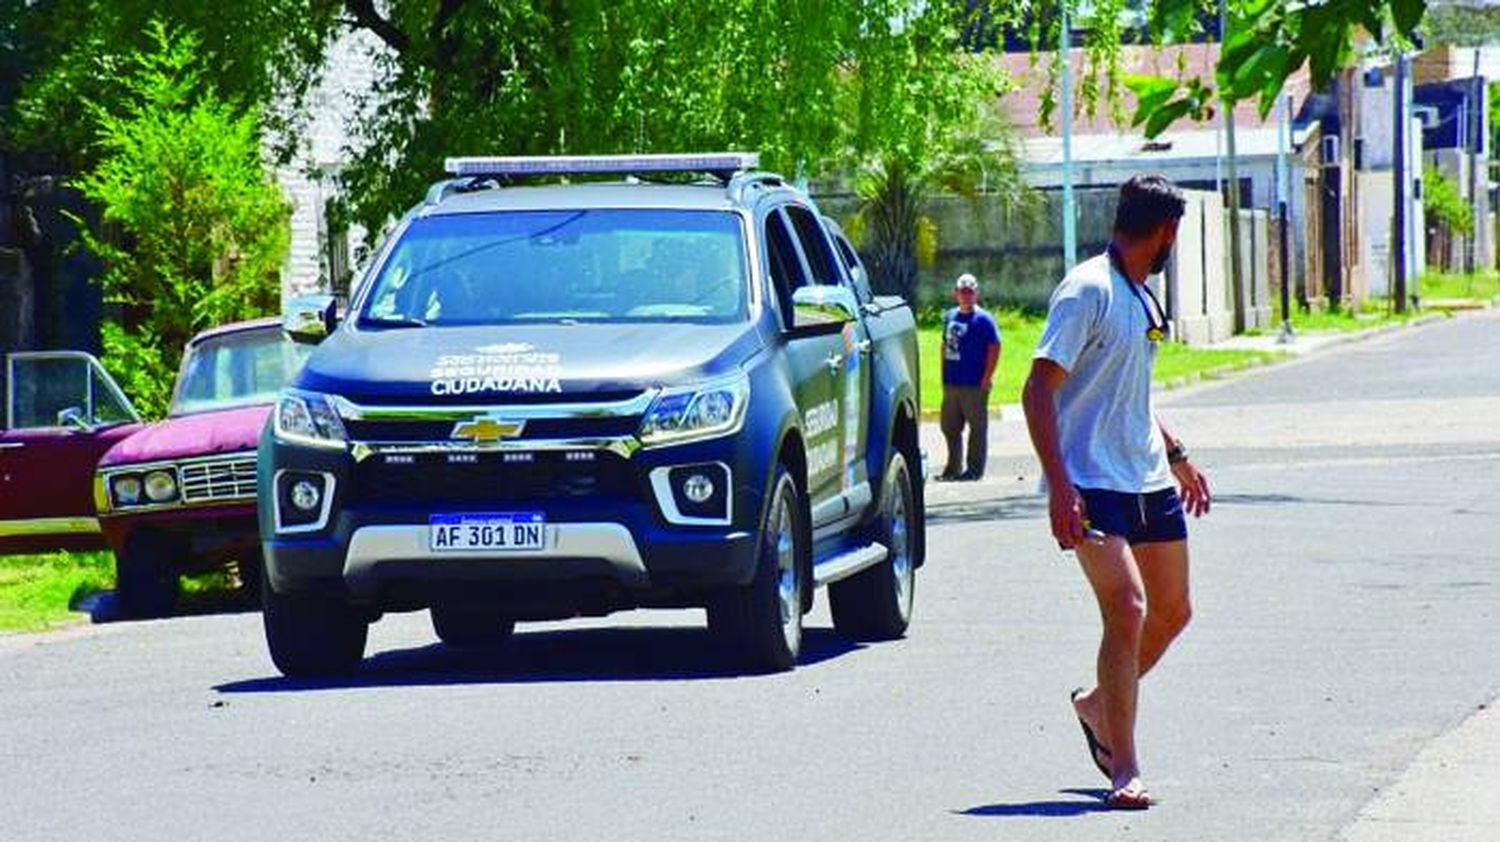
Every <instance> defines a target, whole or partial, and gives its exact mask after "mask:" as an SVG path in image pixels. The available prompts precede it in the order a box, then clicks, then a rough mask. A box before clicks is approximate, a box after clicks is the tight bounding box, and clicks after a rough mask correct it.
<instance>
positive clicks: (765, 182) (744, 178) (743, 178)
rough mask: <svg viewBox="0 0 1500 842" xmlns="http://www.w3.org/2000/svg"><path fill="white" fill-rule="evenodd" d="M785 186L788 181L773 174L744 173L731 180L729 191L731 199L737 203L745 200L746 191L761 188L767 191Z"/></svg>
mask: <svg viewBox="0 0 1500 842" xmlns="http://www.w3.org/2000/svg"><path fill="white" fill-rule="evenodd" d="M785 184H786V179H784V178H782V177H781V176H779V175H777V174H776V173H773V172H742V173H739V174H738V175H736V176H734V178H731V179H730V180H729V184H728V185H727V187H728V189H729V198H730V199H732V200H734V201H736V202H737V201H740V200H741V199H743V198H744V196H745V191H746V190H749V189H750V188H752V187H759V188H761V189H763V190H766V189H770V188H773V187H782V186H784V185H785Z"/></svg>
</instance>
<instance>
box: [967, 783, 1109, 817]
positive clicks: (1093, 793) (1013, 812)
mask: <svg viewBox="0 0 1500 842" xmlns="http://www.w3.org/2000/svg"><path fill="white" fill-rule="evenodd" d="M1058 794H1059V795H1077V796H1085V797H1087V799H1088V800H1078V799H1076V798H1072V799H1066V800H1062V799H1049V800H1042V801H1021V802H1015V803H999V804H985V805H983V806H980V807H970V808H969V809H967V810H955V811H954V812H955V813H956V814H957V815H960V816H978V817H987V818H1013V817H1037V816H1040V817H1045V818H1066V817H1069V816H1083V815H1087V814H1089V813H1107V812H1110V809H1109V805H1108V804H1105V803H1104V798H1105V796H1107V795H1109V792H1108V790H1104V789H1060V790H1058Z"/></svg>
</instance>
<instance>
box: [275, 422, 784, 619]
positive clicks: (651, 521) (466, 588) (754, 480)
mask: <svg viewBox="0 0 1500 842" xmlns="http://www.w3.org/2000/svg"><path fill="white" fill-rule="evenodd" d="M737 441H738V437H733V436H731V437H726V438H724V439H720V440H715V441H708V442H697V443H692V444H684V445H679V446H673V447H663V448H656V449H650V450H640V449H638V448H623V449H621V448H618V447H615V448H604V449H596V452H597V456H598V458H597V460H594V459H586V458H584V457H583V456H577V457H566V458H564V457H563V456H560V455H558V456H557V458H558V460H559V461H560V462H561V463H562V464H561V466H560V467H558V466H554V467H548V468H545V469H544V468H542V467H541V466H540V465H539V464H536V465H531V464H528V465H506V464H502V463H503V462H504V460H505V459H506V458H507V457H511V458H513V459H514V458H516V454H524V453H526V452H528V451H527V449H526V447H525V444H524V443H518V444H516V445H513V446H511V447H508V448H507V449H506V450H505V451H504V452H503V453H502V452H490V451H485V452H478V453H472V452H459V451H453V452H444V453H436V454H428V455H427V458H426V459H425V460H424V459H414V460H412V461H409V462H408V461H403V459H404V457H403V458H397V459H394V460H392V461H390V462H389V463H388V464H387V463H386V461H385V457H384V456H383V455H382V454H380V453H371V452H369V451H368V450H359V449H351V450H349V451H336V450H324V449H316V448H307V447H301V446H296V445H291V444H287V443H285V442H281V441H278V440H276V439H275V438H274V437H273V436H272V435H271V433H270V431H269V430H268V431H267V434H266V438H265V439H264V440H263V443H262V447H263V457H262V459H261V460H260V466H261V467H260V470H261V472H262V476H261V482H260V488H261V506H260V518H261V522H260V526H261V538H262V545H263V549H264V554H265V559H266V569H267V573H268V575H269V579H270V583H271V586H272V587H273V588H274V589H275V590H276V591H278V592H288V591H300V590H316V591H320V592H325V593H331V594H335V595H339V596H341V597H342V598H345V599H348V600H349V601H350V602H352V603H356V604H361V605H367V606H371V607H374V608H377V609H401V608H418V607H422V606H424V605H430V604H433V603H436V602H448V601H454V600H460V601H462V600H473V601H484V602H487V603H493V602H497V601H498V602H509V603H514V604H511V605H510V610H511V611H512V613H513V614H515V615H516V616H518V617H526V616H528V615H531V614H535V615H536V618H541V617H544V616H566V615H568V614H570V613H574V612H576V611H578V610H580V605H581V604H583V603H588V602H591V601H592V602H598V603H600V604H601V605H602V607H603V608H604V610H613V609H614V608H619V607H632V606H637V605H656V604H661V605H670V604H702V602H703V601H704V599H705V598H706V597H707V595H708V594H709V593H710V592H712V591H713V590H716V589H719V588H722V587H726V586H737V585H744V584H746V583H748V582H749V581H750V579H751V577H752V576H753V574H754V568H755V535H756V532H757V530H756V528H755V525H756V524H758V523H759V520H760V509H761V505H762V500H761V490H760V488H759V485H760V483H759V482H758V479H759V477H760V475H761V470H760V466H759V465H758V464H757V461H758V460H757V459H755V458H754V455H753V454H750V453H748V452H737V450H738V448H739V445H738V444H737ZM588 450H590V449H589V448H586V447H580V448H577V449H575V450H569V451H566V452H567V453H574V452H576V453H579V454H582V453H585V452H587V451H588ZM606 451H607V453H606ZM554 455H556V454H554ZM549 458H551V457H549ZM372 460H380V462H379V463H378V464H373V465H372ZM606 460H610V461H606ZM490 463H493V464H490ZM575 463H576V464H575ZM705 464H713V465H719V466H722V467H723V469H724V470H725V471H726V472H727V473H728V476H729V481H728V483H727V485H728V486H729V487H728V488H727V489H726V490H725V491H726V500H725V509H726V512H725V514H724V516H722V517H719V518H691V519H686V522H684V521H685V519H684V518H683V517H682V513H681V512H679V511H674V509H675V508H676V507H675V506H674V504H673V501H671V500H664V499H663V496H662V495H663V492H664V489H663V483H662V476H663V475H664V472H663V470H662V469H664V468H665V469H671V468H673V467H678V466H683V465H705ZM487 466H488V467H487ZM572 467H576V468H577V470H576V472H574V473H569V470H571V468H572ZM491 468H493V470H494V471H495V472H494V473H489V471H490V470H491ZM288 476H308V477H312V476H317V477H324V478H326V482H327V483H328V487H331V492H330V493H328V495H327V502H328V506H327V509H326V511H324V512H321V513H320V514H321V515H322V517H321V518H319V519H318V520H317V521H316V522H315V523H314V524H313V527H312V528H307V527H301V528H299V527H295V526H293V527H289V526H288V524H287V521H288V518H284V517H282V516H281V512H280V511H279V510H278V508H277V507H278V506H284V505H285V501H284V500H281V499H278V497H279V494H278V488H279V486H280V484H281V481H282V480H283V479H284V478H285V477H288ZM480 480H483V481H484V482H488V483H489V485H485V484H484V482H480ZM653 480H654V481H653ZM666 491H667V492H668V493H669V492H670V489H666ZM496 511H536V512H540V513H541V514H542V515H543V517H544V518H545V522H546V529H545V534H546V542H545V546H544V548H543V549H540V550H532V551H506V552H489V553H487V552H482V551H481V552H475V551H465V552H458V553H454V552H442V551H433V550H431V549H430V548H429V527H428V521H429V518H430V517H431V516H432V515H440V514H463V513H478V512H496ZM674 521H675V522H674ZM528 603H529V604H528ZM544 603H547V604H551V603H565V604H566V605H562V606H561V607H558V606H554V607H553V608H551V609H549V608H547V607H545V605H544ZM533 608H534V609H535V610H531V609H533Z"/></svg>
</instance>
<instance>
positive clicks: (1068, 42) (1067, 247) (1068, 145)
mask: <svg viewBox="0 0 1500 842" xmlns="http://www.w3.org/2000/svg"><path fill="white" fill-rule="evenodd" d="M1058 5H1059V6H1060V7H1061V10H1062V15H1061V17H1062V21H1061V22H1060V23H1059V25H1058V36H1057V55H1058V58H1059V60H1060V61H1061V62H1062V147H1063V171H1062V194H1063V210H1062V217H1063V271H1065V272H1068V271H1072V269H1073V266H1074V265H1075V264H1076V263H1077V262H1078V211H1077V209H1076V206H1075V205H1074V203H1073V202H1074V199H1073V51H1072V46H1073V35H1072V33H1071V32H1070V31H1069V26H1068V0H1058Z"/></svg>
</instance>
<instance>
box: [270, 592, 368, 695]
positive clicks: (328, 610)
mask: <svg viewBox="0 0 1500 842" xmlns="http://www.w3.org/2000/svg"><path fill="white" fill-rule="evenodd" d="M261 597H262V602H261V604H262V609H263V610H262V612H261V616H262V620H263V622H264V623H265V629H266V646H267V648H269V649H270V650H271V661H272V662H273V663H275V664H276V668H277V669H278V670H281V674H282V675H285V676H287V677H288V678H316V677H320V676H330V675H345V674H348V673H351V672H354V671H355V670H356V669H358V668H359V663H360V661H362V660H363V659H364V657H365V639H366V638H367V637H368V636H369V632H370V624H369V623H368V622H367V621H366V620H365V618H364V617H363V616H362V615H360V614H359V613H357V612H356V611H355V610H354V609H353V608H351V607H349V606H348V605H346V604H345V603H343V602H342V601H340V600H336V599H333V598H330V597H326V596H322V595H319V594H300V593H290V594H281V593H277V592H276V590H275V589H274V588H272V587H271V585H270V583H269V582H266V581H264V580H263V581H262V582H261Z"/></svg>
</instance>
